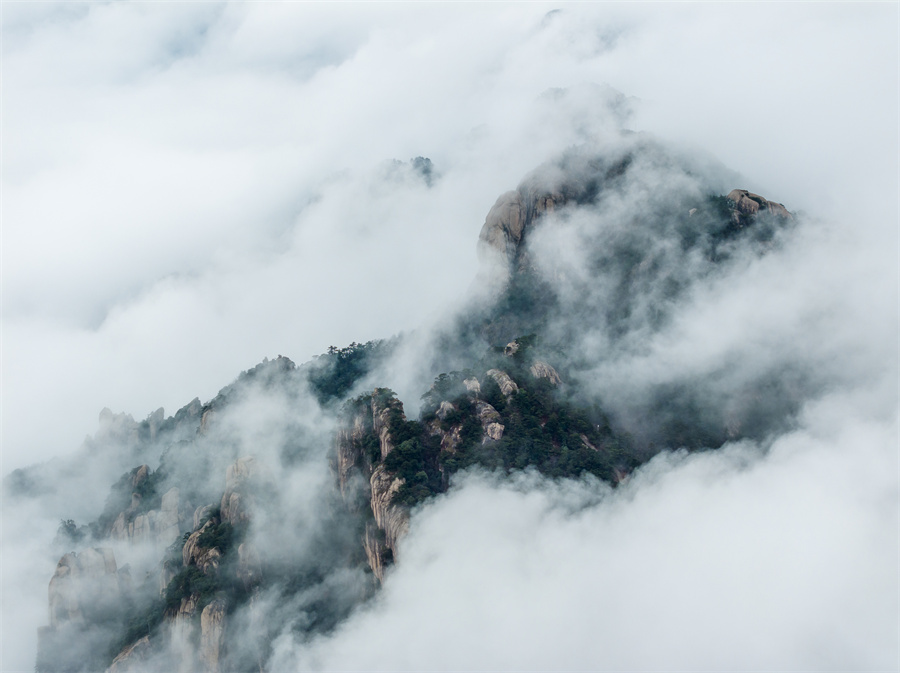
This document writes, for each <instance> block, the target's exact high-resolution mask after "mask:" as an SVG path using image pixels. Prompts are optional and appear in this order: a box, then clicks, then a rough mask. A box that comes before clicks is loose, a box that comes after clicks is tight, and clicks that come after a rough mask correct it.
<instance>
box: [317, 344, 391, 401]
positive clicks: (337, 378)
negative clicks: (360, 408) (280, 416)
mask: <svg viewBox="0 0 900 673" xmlns="http://www.w3.org/2000/svg"><path fill="white" fill-rule="evenodd" d="M391 347H392V344H391V343H389V342H387V341H382V340H379V341H369V342H367V343H364V344H358V343H355V342H354V343H351V344H350V345H349V346H347V347H346V348H336V347H334V346H330V347H329V348H328V352H327V353H326V354H324V355H319V356H317V357H316V359H315V360H314V361H313V366H312V367H311V368H310V370H309V373H308V374H307V380H308V381H309V384H310V386H311V387H312V389H313V392H314V393H315V395H316V398H317V399H318V400H319V403H320V404H328V403H331V402H333V401H335V400H341V399H343V398H344V397H345V396H346V395H347V394H348V393H350V391H351V390H352V389H353V386H354V385H355V384H356V383H357V382H358V381H359V380H360V379H362V378H363V377H364V376H365V375H366V374H368V373H369V372H370V371H372V369H373V368H374V367H375V366H376V365H377V364H378V362H379V361H380V360H381V359H382V358H384V357H385V356H386V355H387V354H388V353H389V352H390V349H391Z"/></svg>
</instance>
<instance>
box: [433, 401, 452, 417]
mask: <svg viewBox="0 0 900 673" xmlns="http://www.w3.org/2000/svg"><path fill="white" fill-rule="evenodd" d="M452 411H456V407H455V406H453V405H452V404H451V403H450V402H448V401H447V400H444V401H443V402H441V406H439V407H438V410H437V411H436V412H435V416H437V417H438V418H440V419H441V420H442V421H443V420H446V419H447V415H448V414H450V412H452Z"/></svg>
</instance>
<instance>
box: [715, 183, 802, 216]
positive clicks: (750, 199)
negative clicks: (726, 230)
mask: <svg viewBox="0 0 900 673" xmlns="http://www.w3.org/2000/svg"><path fill="white" fill-rule="evenodd" d="M728 199H729V200H731V201H733V202H734V207H735V210H737V211H738V212H739V213H741V214H742V215H757V214H759V213H760V212H768V213H770V214H772V215H776V216H778V217H781V218H784V219H786V220H790V219H793V215H791V214H790V213H789V212H788V210H787V208H785V207H784V205H783V204H781V203H776V202H774V201H769V200H767V199H766V198H765V197H762V196H760V195H759V194H753V193H752V192H749V191H747V190H746V189H732V190H731V191H730V192H728Z"/></svg>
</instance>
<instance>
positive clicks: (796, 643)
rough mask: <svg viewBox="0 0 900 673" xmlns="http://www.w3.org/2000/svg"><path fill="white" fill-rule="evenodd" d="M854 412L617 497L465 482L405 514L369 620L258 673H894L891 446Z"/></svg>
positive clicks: (579, 488) (653, 467)
mask: <svg viewBox="0 0 900 673" xmlns="http://www.w3.org/2000/svg"><path fill="white" fill-rule="evenodd" d="M855 406H856V405H855V404H854V401H853V400H852V399H847V398H846V397H843V396H840V395H838V396H834V397H830V398H828V399H825V400H823V401H821V402H820V403H817V404H815V405H812V406H811V407H810V408H808V409H807V410H806V417H805V421H806V422H807V424H806V425H805V427H804V428H803V429H802V430H798V431H796V432H793V433H789V434H786V435H784V436H782V437H780V438H779V439H778V440H776V441H775V442H774V443H773V444H772V445H771V446H766V447H762V446H760V445H757V444H754V443H750V442H745V443H740V444H734V445H729V446H726V447H725V448H723V449H721V450H720V451H718V452H715V453H701V454H693V455H690V454H685V453H674V454H670V453H666V454H660V455H659V456H657V457H656V458H655V459H653V460H652V461H651V462H650V463H649V464H647V465H646V466H644V467H642V468H641V469H640V470H638V471H637V472H636V473H635V474H634V475H633V476H632V478H631V480H630V481H629V482H628V483H626V484H624V485H622V486H620V487H619V488H618V489H616V490H615V491H613V490H612V489H610V488H608V487H606V486H604V485H603V484H600V483H598V482H595V481H590V480H589V481H585V482H573V481H565V480H564V481H559V482H552V481H548V480H545V479H542V478H540V477H538V476H537V475H534V474H523V475H520V476H519V477H518V478H517V479H515V480H513V481H512V482H510V481H507V480H502V479H499V480H498V479H496V478H495V477H493V476H491V475H485V474H478V473H474V474H469V475H467V476H465V477H464V478H463V479H462V480H461V481H460V483H458V484H457V485H456V486H455V488H454V490H452V491H451V493H450V494H448V495H447V496H446V497H443V498H440V499H438V500H437V501H435V502H434V503H432V504H430V505H427V506H425V507H424V508H423V509H422V510H421V511H419V512H418V513H417V514H416V516H415V517H414V519H413V525H412V528H411V531H410V535H409V537H408V538H407V539H406V540H405V541H404V546H403V560H402V563H401V564H400V565H398V566H397V567H396V568H395V570H394V571H393V573H392V574H391V575H390V576H389V577H388V579H387V581H386V583H385V587H384V590H383V592H382V594H381V595H380V596H379V597H378V599H377V600H376V601H375V602H373V603H372V604H371V605H370V606H369V607H368V608H367V609H364V610H363V611H361V612H360V613H359V614H357V615H355V616H354V617H352V618H351V619H350V620H349V621H348V622H347V623H346V624H344V625H343V626H342V627H341V628H340V629H339V630H338V632H337V633H336V634H335V635H334V636H333V637H331V638H324V639H321V640H319V641H317V642H314V643H313V644H312V645H310V646H303V647H300V646H292V645H291V641H290V639H288V638H284V639H282V641H281V643H279V644H278V645H276V658H275V659H274V664H273V666H274V668H275V669H281V668H285V669H287V668H293V667H300V668H303V669H306V668H309V669H313V670H473V669H478V670H636V671H638V670H698V671H700V670H748V669H749V670H848V669H849V670H890V669H891V668H892V667H893V666H894V665H895V664H896V656H897V655H896V630H897V626H898V622H897V610H898V603H897V595H896V591H892V590H890V587H894V588H896V585H895V575H896V563H895V561H896V539H895V538H893V537H891V536H889V535H887V536H886V535H885V532H886V531H888V530H893V529H894V528H896V525H897V523H898V520H897V510H896V497H897V489H896V480H895V479H894V477H893V475H894V474H895V472H896V469H897V459H896V446H895V443H896V442H895V440H896V430H897V428H896V424H895V422H891V421H885V420H884V419H882V418H872V417H871V416H870V414H869V413H868V410H867V409H865V408H863V409H858V408H854V407H855ZM848 408H849V409H850V412H849V413H848ZM835 413H840V414H841V416H842V419H843V422H842V423H841V424H840V427H835V423H834V421H833V417H834V414H835ZM848 416H849V417H850V418H848ZM279 646H280V649H279Z"/></svg>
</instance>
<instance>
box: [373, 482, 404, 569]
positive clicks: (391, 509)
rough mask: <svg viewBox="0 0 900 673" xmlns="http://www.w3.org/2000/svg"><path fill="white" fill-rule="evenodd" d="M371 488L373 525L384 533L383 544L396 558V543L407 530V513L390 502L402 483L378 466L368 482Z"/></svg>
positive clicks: (401, 507)
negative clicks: (376, 525)
mask: <svg viewBox="0 0 900 673" xmlns="http://www.w3.org/2000/svg"><path fill="white" fill-rule="evenodd" d="M369 484H370V487H371V494H372V495H371V501H370V503H371V506H372V514H373V515H374V516H375V523H376V524H378V527H379V528H381V530H383V531H384V539H385V544H386V545H387V546H388V547H389V548H390V549H391V551H393V553H394V556H395V557H396V556H397V542H398V540H400V538H402V537H403V536H404V535H405V534H406V532H407V531H408V530H409V511H408V510H407V509H406V507H403V506H401V505H394V504H392V503H391V500H392V499H393V497H394V494H395V493H396V492H397V491H399V490H400V487H401V486H402V485H403V484H404V481H403V479H402V478H400V477H395V476H394V475H392V474H390V473H388V472H387V470H385V469H384V465H379V466H378V467H376V468H375V470H374V471H373V472H372V477H371V479H370V480H369Z"/></svg>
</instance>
